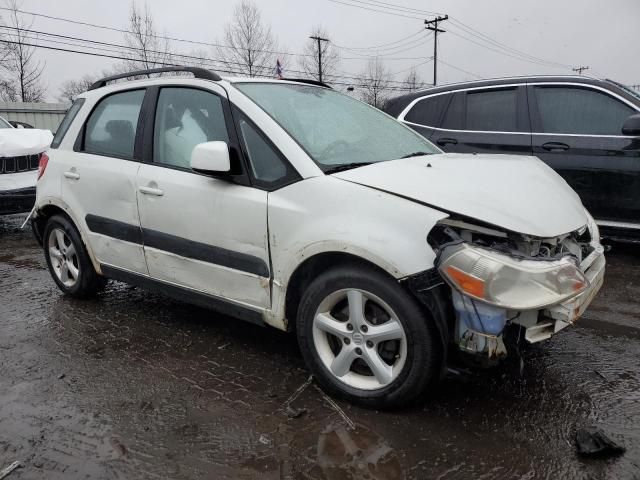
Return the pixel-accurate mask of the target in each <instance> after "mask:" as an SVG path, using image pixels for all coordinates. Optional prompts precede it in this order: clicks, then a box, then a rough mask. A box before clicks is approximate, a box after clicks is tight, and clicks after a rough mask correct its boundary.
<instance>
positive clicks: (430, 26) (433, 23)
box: [424, 15, 449, 87]
mask: <svg viewBox="0 0 640 480" xmlns="http://www.w3.org/2000/svg"><path fill="white" fill-rule="evenodd" d="M445 20H449V15H445V16H444V17H436V18H434V19H433V20H425V21H424V24H425V25H426V27H425V28H426V29H427V30H431V31H433V86H434V87H435V86H436V83H437V82H438V33H444V32H446V30H442V29H439V28H438V23H440V22H444V21H445Z"/></svg>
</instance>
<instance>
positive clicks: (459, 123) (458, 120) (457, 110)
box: [441, 93, 464, 130]
mask: <svg viewBox="0 0 640 480" xmlns="http://www.w3.org/2000/svg"><path fill="white" fill-rule="evenodd" d="M463 113H464V93H454V94H453V98H452V99H451V103H449V108H447V111H446V113H445V114H444V118H443V119H442V125H441V127H442V128H446V129H450V130H462V129H463V128H464V124H463Z"/></svg>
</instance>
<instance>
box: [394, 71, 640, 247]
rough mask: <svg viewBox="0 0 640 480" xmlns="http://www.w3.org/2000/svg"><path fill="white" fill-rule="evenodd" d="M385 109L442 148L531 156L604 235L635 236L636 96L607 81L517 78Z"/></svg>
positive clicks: (639, 154) (433, 92) (427, 93)
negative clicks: (560, 180) (574, 196)
mask: <svg viewBox="0 0 640 480" xmlns="http://www.w3.org/2000/svg"><path fill="white" fill-rule="evenodd" d="M386 111H387V113H389V114H390V115H393V116H394V117H396V118H398V120H400V121H402V122H404V123H406V124H407V125H409V126H411V127H413V128H414V129H415V130H416V131H418V132H419V133H421V134H422V135H424V136H425V137H427V138H428V139H430V140H431V141H433V142H434V143H436V144H437V145H439V146H440V148H442V149H443V150H444V151H445V152H462V153H475V152H478V153H485V152H491V153H505V154H517V155H535V156H537V157H539V158H540V159H541V160H542V161H544V162H546V163H547V164H548V165H549V166H550V167H552V168H553V169H554V170H556V171H557V172H558V173H559V174H560V175H562V177H564V179H565V180H566V181H567V183H569V185H571V187H573V189H574V190H575V191H576V192H577V193H578V194H579V195H580V197H581V199H582V203H583V204H584V205H585V207H587V209H588V210H589V211H590V212H591V214H592V215H593V216H594V217H595V218H596V220H597V222H598V224H599V225H600V226H601V230H602V232H603V234H604V235H605V236H609V237H613V238H620V239H625V240H629V239H636V240H640V94H639V93H638V92H634V91H633V90H631V89H629V88H627V87H625V86H623V85H620V84H618V83H616V82H613V81H611V80H597V79H592V78H588V77H582V76H570V77H568V76H561V77H518V78H503V79H496V80H483V81H477V82H467V83H458V84H454V85H445V86H441V87H435V88H430V89H428V90H423V91H420V92H414V93H411V94H408V95H404V96H401V97H397V98H394V99H392V100H391V101H390V102H389V103H388V105H387V107H386Z"/></svg>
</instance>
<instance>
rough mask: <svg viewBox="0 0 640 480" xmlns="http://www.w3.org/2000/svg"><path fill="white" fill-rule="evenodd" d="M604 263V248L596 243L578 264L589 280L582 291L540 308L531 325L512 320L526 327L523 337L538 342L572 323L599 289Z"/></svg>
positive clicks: (602, 278)
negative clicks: (537, 317) (540, 310)
mask: <svg viewBox="0 0 640 480" xmlns="http://www.w3.org/2000/svg"><path fill="white" fill-rule="evenodd" d="M605 265H606V261H605V258H604V249H603V248H602V246H600V245H598V247H597V248H596V249H595V250H594V251H593V252H592V253H591V254H590V255H589V256H588V257H587V258H585V259H584V260H583V261H582V263H581V264H580V269H581V270H582V271H583V272H584V274H585V276H586V277H587V279H588V280H589V287H588V288H587V289H586V290H585V291H584V292H582V293H581V294H580V295H578V296H576V297H573V298H572V299H570V300H567V301H566V302H563V303H560V304H558V305H554V306H552V307H549V308H547V309H545V310H542V312H541V315H540V316H539V319H538V321H537V322H536V323H535V324H533V325H531V324H529V325H527V324H526V321H525V322H518V321H517V320H516V321H514V323H520V324H521V325H523V326H524V327H525V328H526V330H525V339H526V340H527V341H528V342H530V343H536V342H540V341H542V340H546V339H548V338H549V337H551V335H553V334H554V333H557V332H559V331H560V330H562V329H563V328H566V327H568V326H569V325H573V324H574V323H575V322H576V320H578V319H579V318H580V317H581V316H582V314H583V313H584V312H585V310H586V309H587V307H588V306H589V305H590V304H591V302H592V301H593V299H594V298H595V297H596V295H597V294H598V292H599V291H600V288H601V287H602V284H603V283H604V272H605Z"/></svg>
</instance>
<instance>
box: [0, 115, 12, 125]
mask: <svg viewBox="0 0 640 480" xmlns="http://www.w3.org/2000/svg"><path fill="white" fill-rule="evenodd" d="M0 128H13V127H12V126H11V124H10V123H9V122H7V121H6V120H5V119H4V118H2V117H0Z"/></svg>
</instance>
